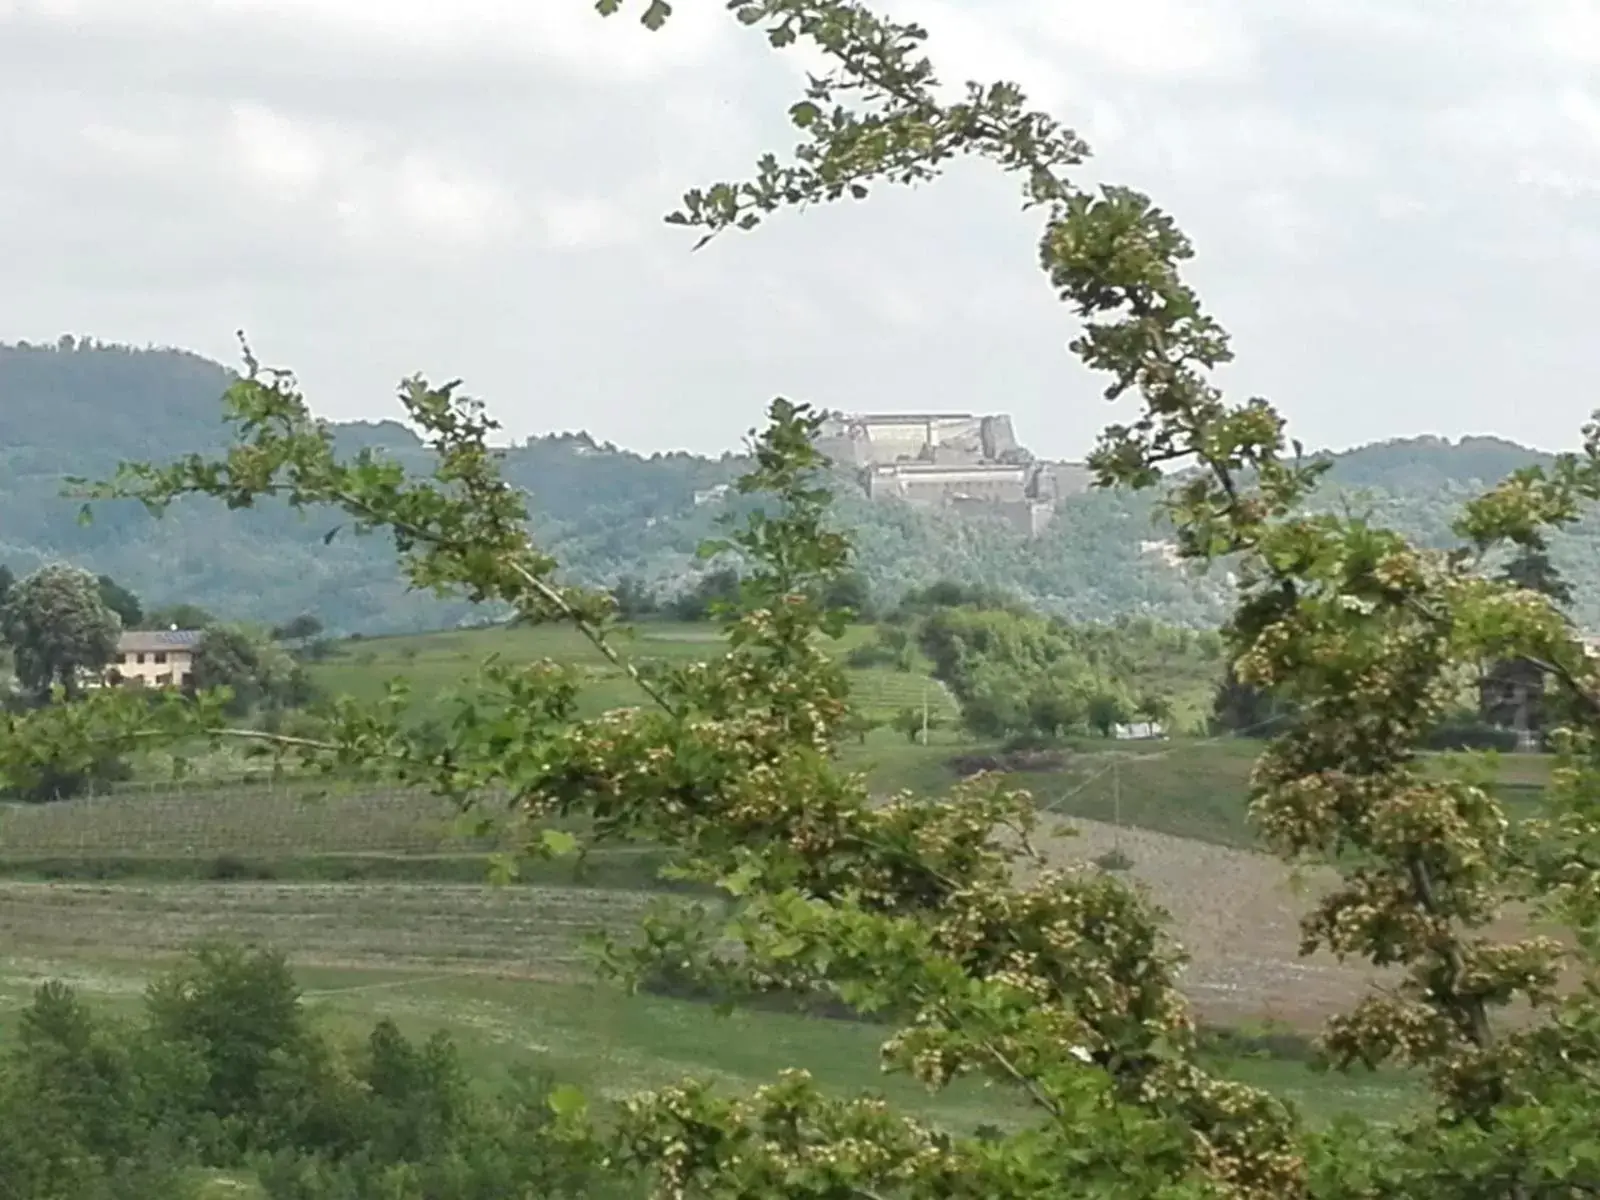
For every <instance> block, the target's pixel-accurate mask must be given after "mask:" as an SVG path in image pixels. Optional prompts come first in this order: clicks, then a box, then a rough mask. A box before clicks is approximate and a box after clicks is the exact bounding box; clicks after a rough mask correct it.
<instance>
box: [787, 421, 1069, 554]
mask: <svg viewBox="0 0 1600 1200" xmlns="http://www.w3.org/2000/svg"><path fill="white" fill-rule="evenodd" d="M817 449H819V450H820V451H822V453H824V454H826V455H827V456H828V457H829V458H831V459H832V460H833V461H834V463H835V464H837V465H838V466H840V467H843V468H846V469H853V470H854V471H856V473H857V474H858V476H859V477H860V479H861V482H862V484H863V485H864V486H865V488H866V490H867V495H868V496H870V497H871V498H872V499H874V500H891V499H896V500H904V501H906V502H907V503H910V504H918V505H924V506H927V507H937V508H950V509H955V510H958V511H963V510H964V511H968V512H973V513H981V514H985V515H989V516H999V517H1002V518H1003V519H1005V520H1006V521H1008V522H1009V523H1010V524H1011V525H1012V526H1013V527H1015V528H1016V529H1018V530H1020V531H1021V532H1023V533H1025V534H1027V535H1028V536H1030V537H1033V536H1037V535H1038V534H1039V533H1041V532H1042V531H1043V530H1044V529H1045V528H1046V527H1047V526H1048V525H1049V524H1050V521H1051V520H1052V519H1053V518H1054V516H1055V511H1056V503H1057V502H1058V501H1059V500H1061V499H1062V498H1063V497H1064V496H1072V495H1077V494H1079V493H1081V492H1084V491H1086V490H1088V487H1089V470H1088V468H1087V467H1086V466H1085V465H1084V464H1082V463H1066V462H1041V461H1039V460H1037V459H1035V458H1034V457H1033V455H1032V454H1030V453H1029V452H1028V451H1027V450H1026V449H1024V448H1023V447H1022V446H1021V445H1020V444H1019V443H1018V441H1017V437H1016V431H1015V430H1014V429H1013V428H1012V425H1011V418H1010V417H1009V416H1006V415H1004V414H998V415H991V416H976V415H974V414H972V413H857V414H846V413H830V414H828V416H827V417H826V419H825V420H824V422H823V426H822V428H821V430H820V431H819V433H818V437H817Z"/></svg>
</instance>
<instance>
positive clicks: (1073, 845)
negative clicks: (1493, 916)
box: [1039, 820, 1530, 1032]
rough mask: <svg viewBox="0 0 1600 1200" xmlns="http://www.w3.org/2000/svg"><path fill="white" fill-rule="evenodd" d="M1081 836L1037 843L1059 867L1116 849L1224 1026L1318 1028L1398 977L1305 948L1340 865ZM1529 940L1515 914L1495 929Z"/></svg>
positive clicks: (1080, 825)
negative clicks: (1315, 910) (1313, 915)
mask: <svg viewBox="0 0 1600 1200" xmlns="http://www.w3.org/2000/svg"><path fill="white" fill-rule="evenodd" d="M1069 825H1070V828H1072V829H1073V830H1075V831H1076V836H1073V837H1046V838H1041V839H1039V841H1040V843H1041V846H1040V848H1041V849H1042V850H1043V851H1044V852H1045V854H1046V855H1047V857H1049V858H1050V859H1051V861H1052V864H1053V865H1056V866H1060V867H1068V866H1079V865H1088V864H1091V863H1092V862H1093V860H1095V859H1096V858H1098V857H1100V856H1102V855H1105V854H1106V853H1108V852H1109V851H1112V850H1113V849H1120V850H1121V852H1122V853H1123V854H1124V855H1126V857H1127V858H1128V860H1129V861H1130V862H1131V866H1130V867H1129V868H1128V870H1126V871H1124V872H1119V874H1121V875H1122V876H1123V877H1124V878H1126V879H1129V880H1130V881H1133V882H1136V883H1137V884H1138V885H1139V886H1141V887H1142V888H1143V889H1144V890H1145V891H1146V892H1147V894H1148V895H1149V897H1150V899H1151V900H1152V901H1153V902H1154V903H1155V904H1156V905H1157V906H1159V907H1160V908H1161V909H1163V910H1164V911H1165V912H1166V914H1167V916H1168V918H1169V920H1170V922H1171V924H1170V929H1171V932H1172V936H1173V938H1174V940H1175V941H1177V943H1178V944H1179V945H1181V946H1182V947H1183V948H1184V950H1185V952H1186V953H1187V955H1188V959H1189V962H1188V966H1187V968H1186V970H1185V974H1184V988H1185V991H1186V992H1187V993H1188V994H1189V996H1190V999H1191V1001H1192V1002H1193V1003H1194V1005H1195V1008H1196V1010H1197V1012H1198V1013H1199V1014H1200V1015H1201V1017H1202V1018H1203V1019H1205V1020H1208V1021H1212V1022H1215V1023H1218V1024H1230V1025H1233V1024H1239V1023H1241V1022H1274V1023H1277V1024H1281V1025H1285V1026H1290V1027H1293V1028H1295V1029H1300V1030H1304V1031H1306V1032H1315V1031H1316V1030H1317V1029H1319V1028H1320V1027H1321V1025H1322V1023H1323V1022H1324V1021H1326V1020H1327V1019H1328V1018H1329V1017H1331V1016H1333V1015H1335V1014H1337V1013H1340V1012H1344V1011H1348V1009H1349V1008H1350V1006H1351V1005H1352V1004H1353V1003H1355V1001H1357V1000H1358V999H1360V998H1361V997H1362V996H1363V995H1365V994H1366V993H1367V992H1368V991H1369V990H1370V989H1371V988H1372V987H1373V986H1374V985H1381V984H1382V983H1383V982H1384V981H1385V980H1390V981H1392V980H1393V979H1394V977H1395V976H1394V975H1393V974H1392V973H1390V972H1380V971H1378V970H1376V969H1374V968H1372V967H1371V966H1368V965H1367V964H1365V963H1361V962H1350V963H1340V962H1339V961H1338V960H1337V959H1336V958H1334V957H1333V956H1332V955H1330V954H1327V953H1325V952H1319V953H1318V954H1316V955H1313V956H1310V957H1302V956H1301V954H1300V928H1299V922H1300V918H1301V916H1302V914H1304V913H1305V912H1306V911H1308V910H1309V908H1310V907H1311V905H1312V904H1313V903H1314V902H1315V900H1316V898H1317V897H1318V895H1321V894H1326V891H1327V890H1328V888H1329V887H1330V886H1331V884H1332V883H1333V882H1334V880H1335V878H1336V877H1335V876H1334V874H1333V872H1332V871H1328V870H1323V871H1316V872H1301V874H1300V878H1299V880H1298V881H1297V880H1296V879H1295V878H1294V873H1293V872H1292V871H1291V869H1290V868H1289V866H1288V865H1287V864H1285V863H1283V862H1281V861H1279V860H1278V859H1275V858H1273V857H1271V856H1270V855H1266V854H1261V853H1258V852H1255V851H1250V850H1238V849H1234V848H1231V847H1227V846H1218V845H1213V844H1211V843H1207V842H1198V841H1193V840H1190V839H1188V838H1179V837H1172V836H1170V835H1168V834H1162V833H1153V832H1151V831H1149V830H1143V829H1129V828H1120V829H1119V828H1118V827H1116V826H1114V825H1107V824H1102V823H1099V822H1095V821H1082V820H1071V821H1070V822H1069ZM1489 932H1490V933H1491V934H1492V935H1493V936H1496V937H1520V936H1527V934H1528V933H1529V932H1530V930H1529V927H1528V925H1527V923H1526V922H1522V921H1518V920H1515V919H1508V920H1506V921H1505V922H1503V923H1502V924H1501V925H1499V926H1497V927H1495V928H1493V929H1491V930H1490V931H1489Z"/></svg>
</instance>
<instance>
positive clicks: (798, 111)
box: [789, 100, 822, 129]
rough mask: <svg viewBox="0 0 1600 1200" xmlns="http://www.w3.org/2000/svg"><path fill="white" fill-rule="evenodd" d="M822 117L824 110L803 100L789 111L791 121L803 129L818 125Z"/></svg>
mask: <svg viewBox="0 0 1600 1200" xmlns="http://www.w3.org/2000/svg"><path fill="white" fill-rule="evenodd" d="M820 116H822V110H821V109H820V108H818V107H817V106H816V105H815V104H813V103H812V102H811V101H809V100H802V101H800V103H798V104H796V105H794V106H793V107H792V108H790V109H789V119H790V120H791V121H793V122H794V123H795V125H796V126H798V127H799V128H801V129H805V128H807V127H808V126H811V125H814V124H816V122H817V118H818V117H820Z"/></svg>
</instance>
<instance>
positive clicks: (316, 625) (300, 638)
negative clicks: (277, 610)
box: [272, 613, 322, 644]
mask: <svg viewBox="0 0 1600 1200" xmlns="http://www.w3.org/2000/svg"><path fill="white" fill-rule="evenodd" d="M321 633H322V621H321V619H320V618H318V617H316V616H314V615H313V614H311V613H301V614H300V615H299V616H298V617H294V618H292V619H291V620H288V621H285V622H284V623H283V624H282V625H278V626H276V627H274V628H273V630H272V640H273V641H275V642H298V643H302V644H303V643H305V642H309V641H310V640H311V639H312V638H314V637H318V636H320V635H321Z"/></svg>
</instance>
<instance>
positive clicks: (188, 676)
mask: <svg viewBox="0 0 1600 1200" xmlns="http://www.w3.org/2000/svg"><path fill="white" fill-rule="evenodd" d="M193 683H194V674H193V673H192V672H190V671H185V672H184V673H183V686H184V687H189V686H191V685H192V684H193Z"/></svg>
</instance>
